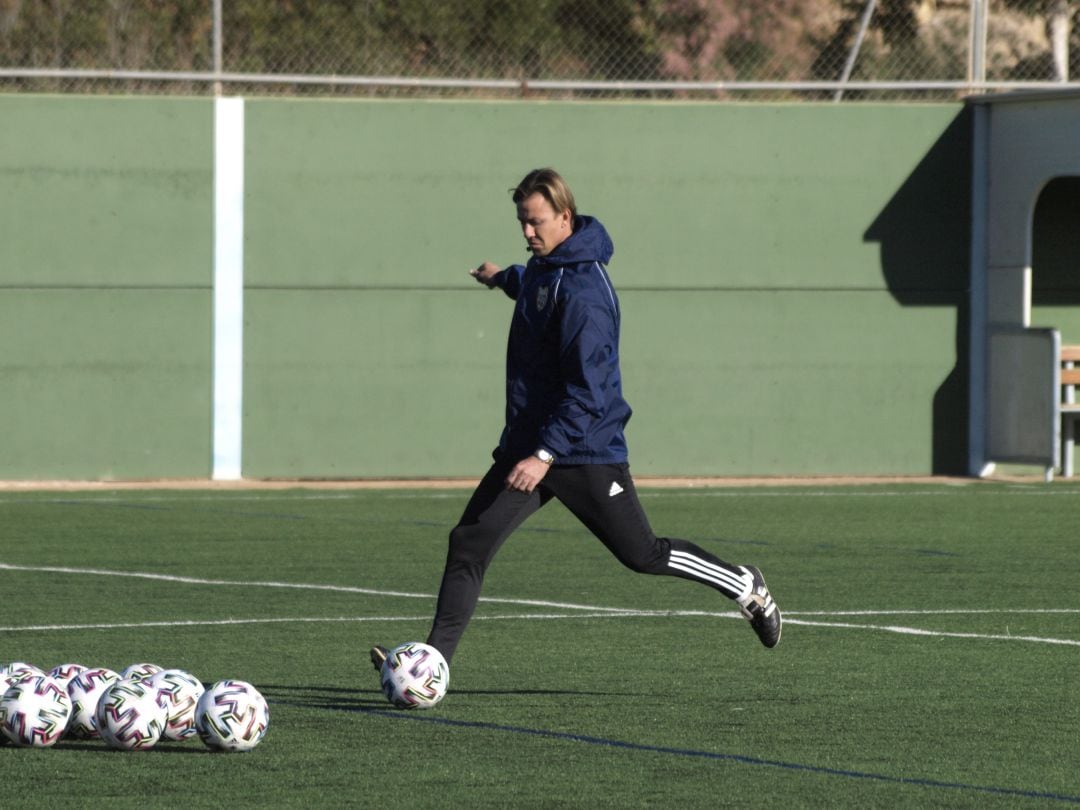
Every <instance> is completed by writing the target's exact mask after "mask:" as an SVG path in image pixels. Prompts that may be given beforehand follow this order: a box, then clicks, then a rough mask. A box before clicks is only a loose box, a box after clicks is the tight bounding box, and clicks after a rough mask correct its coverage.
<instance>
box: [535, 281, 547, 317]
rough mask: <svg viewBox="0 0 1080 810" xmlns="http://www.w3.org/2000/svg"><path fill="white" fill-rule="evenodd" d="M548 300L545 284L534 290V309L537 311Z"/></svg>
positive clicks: (544, 305)
mask: <svg viewBox="0 0 1080 810" xmlns="http://www.w3.org/2000/svg"><path fill="white" fill-rule="evenodd" d="M547 302H548V288H547V287H546V286H544V287H541V288H540V289H539V290H537V291H536V309H537V311H540V310H543V308H544V307H546V306H547Z"/></svg>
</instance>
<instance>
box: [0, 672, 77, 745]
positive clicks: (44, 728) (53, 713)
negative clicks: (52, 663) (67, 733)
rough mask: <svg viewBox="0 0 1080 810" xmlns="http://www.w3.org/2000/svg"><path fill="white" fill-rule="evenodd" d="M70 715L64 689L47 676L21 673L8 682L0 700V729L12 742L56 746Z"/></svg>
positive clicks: (69, 702) (68, 700)
mask: <svg viewBox="0 0 1080 810" xmlns="http://www.w3.org/2000/svg"><path fill="white" fill-rule="evenodd" d="M70 716H71V700H70V699H69V698H68V693H67V690H66V689H64V687H63V684H61V683H59V682H58V681H57V680H56V679H54V678H50V677H49V676H48V675H28V676H24V677H22V678H21V679H20V680H17V681H16V682H15V683H12V684H11V685H9V686H8V688H7V691H6V692H4V696H3V698H2V699H0V731H3V733H4V736H5V737H7V738H8V739H9V740H10V741H11V742H13V743H15V745H26V746H33V747H35V748H46V747H48V746H50V745H55V744H56V741H57V740H59V739H60V738H61V737H62V736H63V735H64V729H66V728H67V723H68V717H70Z"/></svg>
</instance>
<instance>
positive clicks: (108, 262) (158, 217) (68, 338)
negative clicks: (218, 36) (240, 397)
mask: <svg viewBox="0 0 1080 810" xmlns="http://www.w3.org/2000/svg"><path fill="white" fill-rule="evenodd" d="M212 110H213V108H212V106H211V104H210V102H207V101H188V100H175V99H170V100H159V99H140V100H137V101H136V100H126V99H107V98H106V99H102V98H96V99H84V98H72V97H64V98H33V97H24V96H9V97H0V347H2V349H0V424H2V425H3V426H4V430H3V433H2V434H0V478H6V479H50V478H58V479H96V478H147V477H158V476H183V477H201V476H207V475H209V473H210V459H209V454H210V340H211V336H210V310H209V306H210V279H211V270H212V237H213V234H212V231H211V226H212V223H213V210H212V202H213V201H212V197H211V194H210V193H209V190H210V188H211V180H212V176H211V165H212V163H211V161H212V154H211V153H212V146H213V137H212V135H213V132H212Z"/></svg>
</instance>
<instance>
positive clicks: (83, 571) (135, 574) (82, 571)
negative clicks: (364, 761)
mask: <svg viewBox="0 0 1080 810" xmlns="http://www.w3.org/2000/svg"><path fill="white" fill-rule="evenodd" d="M0 571H32V572H36V573H48V574H76V575H81V576H86V575H89V576H102V577H129V578H132V579H150V580H157V581H160V582H179V583H183V584H185V585H224V586H228V587H235V588H240V587H243V588H291V589H294V590H304V591H334V592H337V593H359V594H365V595H367V596H399V597H403V598H406V599H430V600H434V599H435V598H436V597H435V596H434V595H433V594H430V593H409V592H406V591H382V590H374V589H371V588H356V587H352V586H349V585H315V584H311V583H303V582H273V581H270V582H260V581H249V580H230V579H202V578H199V577H181V576H175V575H172V574H153V573H148V572H145V571H110V570H106V569H101V568H67V567H62V566H52V565H11V564H9V563H0ZM480 601H481V602H492V603H496V604H506V605H529V606H531V607H548V608H559V609H561V610H591V611H608V612H612V613H624V612H625V610H624V609H623V608H606V607H599V606H598V605H577V604H574V603H572V602H548V601H545V600H539V599H499V598H496V597H487V596H481V597H480Z"/></svg>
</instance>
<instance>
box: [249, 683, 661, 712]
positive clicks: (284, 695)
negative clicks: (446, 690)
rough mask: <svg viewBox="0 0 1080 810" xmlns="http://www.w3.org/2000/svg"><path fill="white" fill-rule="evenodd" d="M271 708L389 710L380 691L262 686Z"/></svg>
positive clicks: (472, 692) (518, 692) (489, 693)
mask: <svg viewBox="0 0 1080 810" xmlns="http://www.w3.org/2000/svg"><path fill="white" fill-rule="evenodd" d="M259 689H260V691H261V692H262V693H263V695H265V696H266V698H267V700H268V701H269V702H270V704H271V705H277V706H291V707H293V708H300V709H326V710H330V711H354V712H365V711H370V710H372V709H388V708H390V707H389V706H388V704H387V701H386V698H385V697H384V696H383V693H382V691H381V690H379V689H349V688H347V687H341V686H295V685H282V684H277V685H268V684H263V685H261V686H260V687H259ZM493 696H508V697H519V698H524V697H536V696H543V697H570V698H573V697H601V698H619V699H623V698H633V697H647V695H646V693H643V692H607V691H605V692H588V691H583V690H571V689H455V690H454V697H455V698H459V699H460V698H469V697H493Z"/></svg>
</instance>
